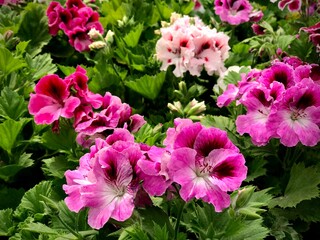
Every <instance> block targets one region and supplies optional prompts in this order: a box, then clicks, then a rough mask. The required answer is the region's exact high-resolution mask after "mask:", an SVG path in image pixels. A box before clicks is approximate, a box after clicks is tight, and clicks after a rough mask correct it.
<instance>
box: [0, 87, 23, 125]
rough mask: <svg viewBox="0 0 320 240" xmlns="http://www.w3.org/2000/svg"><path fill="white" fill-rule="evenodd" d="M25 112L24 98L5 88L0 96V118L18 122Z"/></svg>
mask: <svg viewBox="0 0 320 240" xmlns="http://www.w3.org/2000/svg"><path fill="white" fill-rule="evenodd" d="M26 111H27V103H26V102H25V101H24V97H23V96H20V95H19V94H18V93H16V92H14V91H12V90H11V89H10V88H8V87H5V88H4V89H3V90H2V91H1V96H0V116H2V117H4V118H11V119H13V120H18V119H19V118H20V117H22V116H23V114H24V113H25V112H26Z"/></svg>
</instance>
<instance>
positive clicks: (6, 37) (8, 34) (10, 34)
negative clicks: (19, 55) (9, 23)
mask: <svg viewBox="0 0 320 240" xmlns="http://www.w3.org/2000/svg"><path fill="white" fill-rule="evenodd" d="M13 35H14V32H13V31H12V30H8V31H6V32H5V33H4V34H3V37H4V40H5V41H6V42H7V41H9V40H10V39H11V38H12V37H13Z"/></svg>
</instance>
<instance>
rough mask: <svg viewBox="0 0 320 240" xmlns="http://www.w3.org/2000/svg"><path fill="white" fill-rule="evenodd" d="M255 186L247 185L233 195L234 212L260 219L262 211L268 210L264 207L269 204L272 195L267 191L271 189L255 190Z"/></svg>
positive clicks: (249, 217) (248, 217) (237, 214)
mask: <svg viewBox="0 0 320 240" xmlns="http://www.w3.org/2000/svg"><path fill="white" fill-rule="evenodd" d="M254 190H255V187H254V186H246V187H244V188H242V189H240V190H238V191H235V192H233V193H232V195H231V199H232V200H231V202H232V203H231V206H232V213H234V214H235V215H236V216H242V217H245V218H246V219H249V220H250V219H259V218H261V215H260V214H261V213H262V212H265V211H266V210H265V209H263V208H262V207H265V206H267V205H268V203H269V201H270V200H271V199H272V195H270V194H268V193H267V192H268V191H269V190H270V189H265V190H262V191H257V192H255V191H254Z"/></svg>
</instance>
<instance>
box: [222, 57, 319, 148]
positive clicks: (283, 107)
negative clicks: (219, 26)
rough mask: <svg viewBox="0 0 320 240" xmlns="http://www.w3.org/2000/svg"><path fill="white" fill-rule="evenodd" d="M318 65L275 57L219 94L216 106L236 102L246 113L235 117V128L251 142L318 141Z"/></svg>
mask: <svg viewBox="0 0 320 240" xmlns="http://www.w3.org/2000/svg"><path fill="white" fill-rule="evenodd" d="M319 69H320V67H319V65H318V64H308V63H304V62H303V61H302V60H301V59H299V58H298V57H295V56H293V57H285V58H284V59H283V62H280V61H279V60H275V61H274V62H273V63H272V65H271V66H270V67H268V68H266V69H263V70H261V71H258V72H257V71H255V70H252V71H251V72H249V73H248V74H247V76H246V77H244V78H242V80H241V81H240V82H239V83H238V84H237V85H235V84H233V85H230V86H229V87H228V89H227V90H226V91H225V92H224V93H223V94H222V95H220V96H219V97H218V102H217V105H218V106H219V107H222V106H227V105H228V104H230V103H231V102H232V101H237V103H238V104H242V105H244V106H245V107H246V110H247V112H246V114H244V115H239V116H238V117H237V119H236V126H237V131H238V132H239V133H240V134H241V135H243V134H249V135H250V137H251V140H252V142H253V144H255V145H257V146H262V145H266V144H267V143H268V142H269V140H270V139H272V138H279V139H280V142H281V143H282V144H283V145H285V146H288V147H292V146H295V145H297V144H298V143H301V144H303V145H305V146H315V145H316V144H317V143H318V142H319V141H320V135H319V134H320V133H319V115H320V108H319V103H320V98H319V96H320V92H319V91H320V85H319V80H320V77H319V73H318V72H319Z"/></svg>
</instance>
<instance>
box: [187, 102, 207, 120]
mask: <svg viewBox="0 0 320 240" xmlns="http://www.w3.org/2000/svg"><path fill="white" fill-rule="evenodd" d="M205 110H206V105H205V103H204V101H202V102H198V101H197V100H196V99H193V100H192V101H191V102H189V103H188V105H187V106H186V107H185V112H186V114H187V116H192V115H198V114H200V113H202V112H204V111H205Z"/></svg>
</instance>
